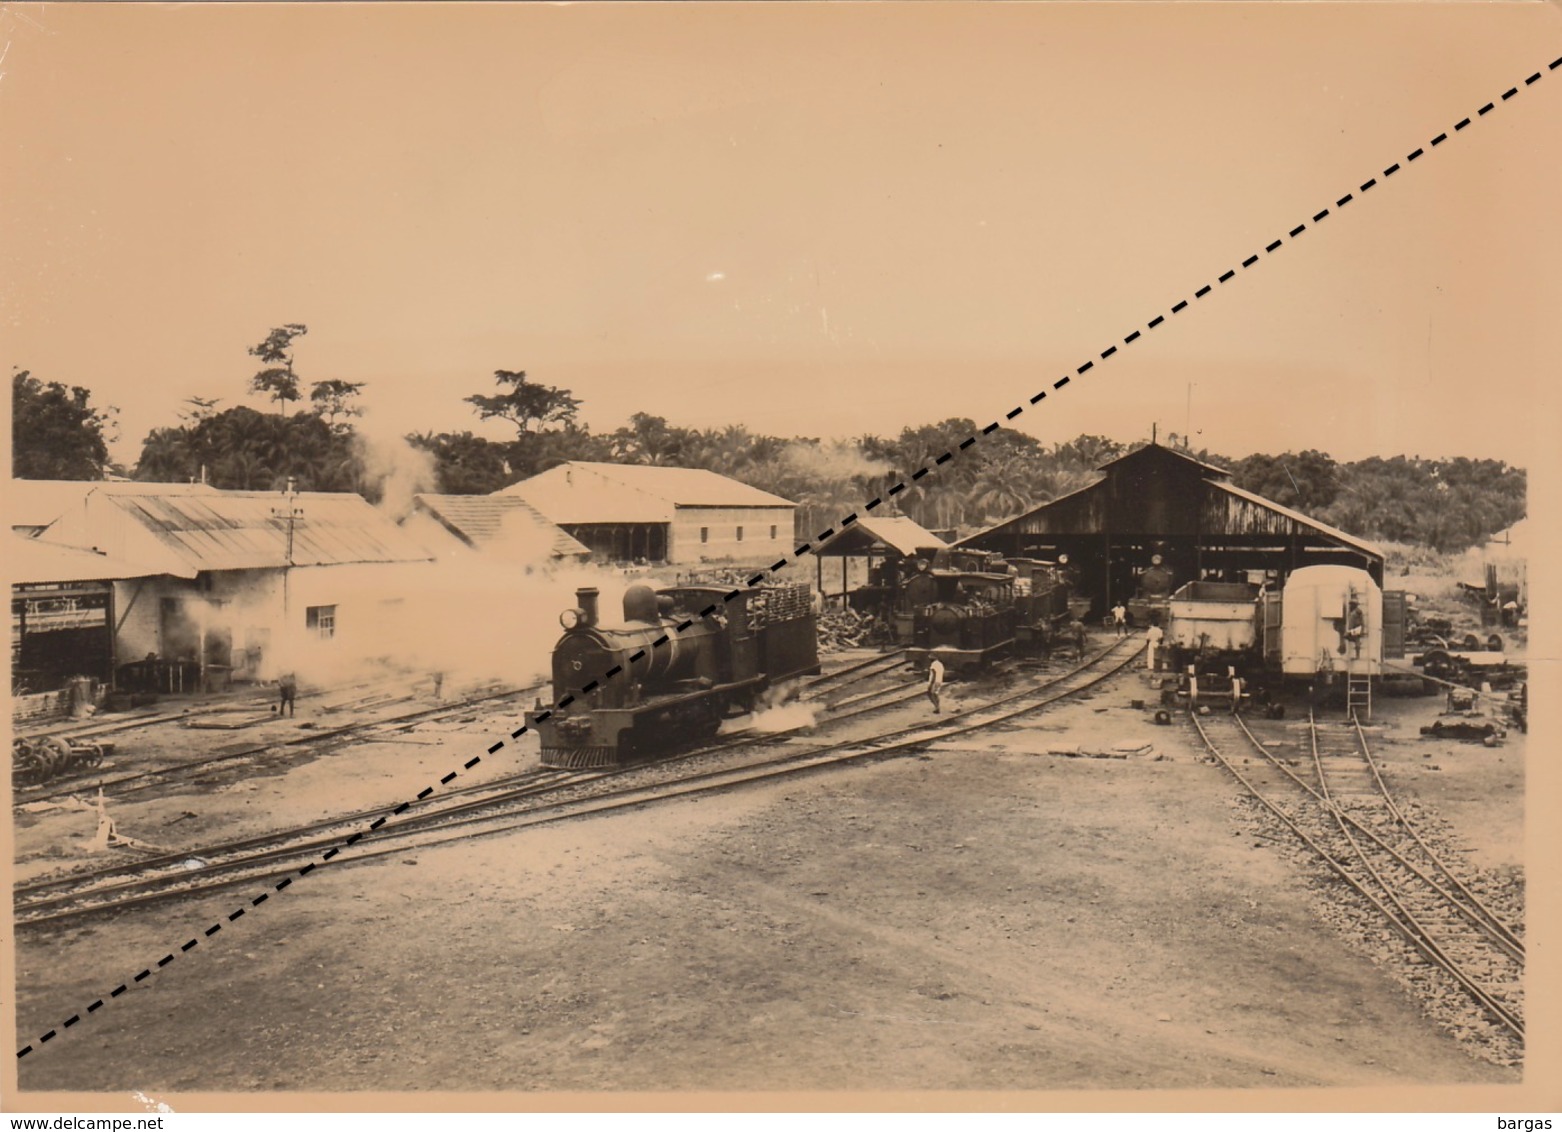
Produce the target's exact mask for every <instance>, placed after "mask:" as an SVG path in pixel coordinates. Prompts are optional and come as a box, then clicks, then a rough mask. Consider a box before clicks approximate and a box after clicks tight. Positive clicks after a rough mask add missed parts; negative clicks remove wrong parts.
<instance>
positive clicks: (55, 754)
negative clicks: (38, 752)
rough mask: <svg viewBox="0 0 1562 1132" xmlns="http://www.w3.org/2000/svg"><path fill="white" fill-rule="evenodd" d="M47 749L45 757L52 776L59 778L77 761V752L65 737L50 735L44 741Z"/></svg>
mask: <svg viewBox="0 0 1562 1132" xmlns="http://www.w3.org/2000/svg"><path fill="white" fill-rule="evenodd" d="M43 745H44V748H45V750H46V754H45V756H44V757H45V758H46V759H47V764H46V765H47V767H48V770H49V777H50V778H57V777H58V776H59V775H62V774H64V773H65V772H66V771H68V770H70V768H71V764H72V763H74V762H75V761H76V754H75V752H74V751H72V750H71V745H70V744H69V743H67V742H66V741H65V740H64V739H60V738H58V737H56V736H54V735H50V736H49V737H48V738H46V739H44V741H43Z"/></svg>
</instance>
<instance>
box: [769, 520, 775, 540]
mask: <svg viewBox="0 0 1562 1132" xmlns="http://www.w3.org/2000/svg"><path fill="white" fill-rule="evenodd" d="M770 541H771V542H775V541H776V525H775V524H774V523H771V524H770Z"/></svg>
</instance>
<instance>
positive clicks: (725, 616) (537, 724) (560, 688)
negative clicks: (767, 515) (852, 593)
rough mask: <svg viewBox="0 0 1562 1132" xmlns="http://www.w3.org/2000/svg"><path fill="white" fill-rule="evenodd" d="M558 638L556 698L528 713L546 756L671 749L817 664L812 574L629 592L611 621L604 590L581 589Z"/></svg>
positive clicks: (610, 759)
mask: <svg viewBox="0 0 1562 1132" xmlns="http://www.w3.org/2000/svg"><path fill="white" fill-rule="evenodd" d="M576 603H577V604H576V607H575V608H574V609H569V610H566V611H565V612H564V613H563V614H562V615H561V616H560V619H559V620H560V623H561V624H562V625H563V626H564V635H563V636H562V637H560V638H559V640H558V643H557V644H555V645H554V648H553V696H554V707H553V708H551V709H550V708H546V707H544V706H543V705H542V704H540V703H539V704H538V706H537V709H536V710H534V711H530V712H527V713H526V723H527V725H528V726H529V727H531V728H533V729H534V730H536V731H537V733H538V736H539V738H540V739H541V741H542V763H543V765H544V766H551V767H564V768H585V767H607V766H615V765H619V764H621V763H625V762H630V761H635V760H638V759H642V758H649V757H653V756H655V755H657V754H662V753H667V752H670V751H672V750H675V749H676V748H678V747H679V746H680V745H683V744H687V743H688V742H689V741H691V740H698V739H699V738H701V737H706V736H709V735H712V734H714V733H715V731H716V729H717V728H718V727H719V726H720V724H721V721H722V720H723V719H726V718H728V717H730V716H733V715H740V714H742V713H743V712H746V711H751V710H753V708H754V706H755V705H756V704H757V703H758V702H759V698H760V696H761V695H762V694H763V693H764V692H766V691H767V690H768V689H770V688H772V687H774V686H776V685H777V684H779V683H781V682H782V681H785V680H788V679H791V678H793V677H796V676H805V675H813V674H815V673H817V672H818V671H819V647H818V635H817V627H816V624H815V620H814V613H813V604H812V599H811V597H810V594H809V592H808V587H807V586H806V585H767V586H756V587H741V588H739V589H737V590H736V591H732V590H729V589H728V588H727V587H725V586H705V585H683V586H677V587H672V588H668V589H663V590H660V591H658V590H654V589H652V588H651V587H650V586H647V585H643V584H642V585H633V586H630V587H629V589H628V590H626V591H625V592H624V616H623V621H622V623H621V624H617V625H605V624H603V623H602V622H601V618H600V615H599V611H598V608H597V591H596V590H595V589H592V588H584V589H581V590H579V591H577V593H576Z"/></svg>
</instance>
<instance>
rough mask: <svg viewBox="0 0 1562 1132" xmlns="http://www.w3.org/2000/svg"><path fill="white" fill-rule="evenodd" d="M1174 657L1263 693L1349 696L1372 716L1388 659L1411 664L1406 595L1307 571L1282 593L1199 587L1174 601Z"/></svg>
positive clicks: (1366, 578)
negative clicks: (1294, 689) (1300, 689)
mask: <svg viewBox="0 0 1562 1132" xmlns="http://www.w3.org/2000/svg"><path fill="white" fill-rule="evenodd" d="M1169 612H1170V623H1169V624H1168V626H1167V629H1166V638H1167V647H1168V653H1169V656H1170V659H1171V662H1172V665H1173V666H1174V667H1175V668H1177V669H1178V670H1179V671H1181V670H1183V669H1185V668H1188V667H1192V668H1193V669H1195V671H1196V672H1197V673H1199V674H1205V675H1212V676H1214V677H1215V678H1216V683H1219V682H1220V680H1221V679H1222V678H1224V676H1225V674H1226V672H1227V670H1228V669H1231V668H1234V669H1236V670H1237V671H1238V673H1240V674H1241V675H1242V676H1243V677H1245V678H1247V679H1250V680H1253V679H1257V680H1259V681H1261V682H1263V683H1267V684H1276V683H1292V684H1298V685H1300V684H1306V685H1307V686H1308V687H1310V688H1311V689H1312V690H1313V692H1314V693H1316V694H1318V695H1321V696H1325V697H1327V696H1329V695H1331V694H1332V692H1331V689H1333V690H1338V689H1340V688H1343V689H1345V691H1346V692H1347V696H1346V702H1347V706H1349V707H1354V706H1365V707H1367V708H1368V709H1369V710H1370V706H1371V699H1370V688H1371V685H1372V684H1373V683H1374V682H1375V681H1377V680H1378V679H1379V678H1381V677H1382V676H1383V675H1384V672H1385V669H1384V661H1385V659H1386V658H1389V659H1391V658H1395V657H1401V656H1403V655H1404V628H1405V600H1404V594H1402V593H1398V592H1389V593H1385V592H1384V591H1383V590H1382V588H1381V587H1379V586H1378V584H1377V583H1376V582H1375V581H1373V580H1372V576H1371V575H1370V574H1368V573H1367V572H1366V571H1365V570H1360V569H1356V568H1355V567H1351V566H1338V565H1328V566H1304V567H1301V568H1300V569H1297V570H1294V571H1292V572H1291V575H1290V576H1289V577H1288V578H1287V579H1286V581H1285V585H1284V587H1283V588H1282V589H1281V590H1280V591H1278V592H1276V591H1273V590H1266V589H1263V588H1261V587H1258V586H1251V585H1246V584H1241V583H1226V582H1190V583H1188V584H1187V585H1185V586H1183V587H1182V588H1181V589H1179V590H1178V591H1177V592H1176V593H1175V594H1173V595H1172V598H1171V602H1170V605H1169Z"/></svg>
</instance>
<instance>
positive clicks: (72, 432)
mask: <svg viewBox="0 0 1562 1132" xmlns="http://www.w3.org/2000/svg"><path fill="white" fill-rule="evenodd" d="M91 400H92V392H91V391H90V390H88V389H84V388H82V387H81V386H79V385H73V386H70V387H69V388H67V387H66V386H64V385H61V384H60V383H59V382H58V381H51V382H48V383H47V384H45V383H44V382H41V381H39V380H38V379H37V378H35V377H33V376H32V374H31V372H30V371H28V370H21V371H19V372H17V373H14V374H12V375H11V475H12V476H13V477H15V478H16V479H24V480H98V479H102V478H103V469H104V467H105V465H106V464H107V463H108V440H109V437H108V435H107V432H108V429H109V428H110V426H111V424H112V421H113V416H112V414H113V413H114V412H115V410H114V409H112V408H110V409H107V410H103V409H95V408H93V407H92V405H91V404H90V402H91Z"/></svg>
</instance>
